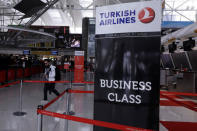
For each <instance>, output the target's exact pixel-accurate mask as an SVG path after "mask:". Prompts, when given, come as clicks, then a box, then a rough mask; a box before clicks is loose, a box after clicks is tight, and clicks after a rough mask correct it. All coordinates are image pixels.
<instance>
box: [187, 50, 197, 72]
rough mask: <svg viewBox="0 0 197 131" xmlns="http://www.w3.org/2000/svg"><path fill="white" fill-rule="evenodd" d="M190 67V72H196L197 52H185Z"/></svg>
mask: <svg viewBox="0 0 197 131" xmlns="http://www.w3.org/2000/svg"><path fill="white" fill-rule="evenodd" d="M187 54H188V57H189V60H190V63H191V66H192V70H193V71H197V61H196V58H197V51H188V52H187Z"/></svg>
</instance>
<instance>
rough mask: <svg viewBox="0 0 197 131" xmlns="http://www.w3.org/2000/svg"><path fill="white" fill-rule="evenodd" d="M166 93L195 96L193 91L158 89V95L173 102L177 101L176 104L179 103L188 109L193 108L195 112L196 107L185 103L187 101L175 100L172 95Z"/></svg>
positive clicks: (196, 110)
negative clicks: (182, 91)
mask: <svg viewBox="0 0 197 131" xmlns="http://www.w3.org/2000/svg"><path fill="white" fill-rule="evenodd" d="M167 94H170V95H172V94H173V95H184V96H197V94H194V93H181V92H165V91H160V95H161V96H162V97H165V98H167V99H168V100H170V101H173V102H175V103H177V104H179V105H181V106H183V107H186V108H188V109H190V110H193V111H195V112H197V108H195V107H193V106H191V105H190V104H187V103H184V102H181V101H177V100H175V98H174V97H172V96H170V95H167Z"/></svg>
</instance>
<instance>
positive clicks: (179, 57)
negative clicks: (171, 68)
mask: <svg viewBox="0 0 197 131" xmlns="http://www.w3.org/2000/svg"><path fill="white" fill-rule="evenodd" d="M172 58H173V61H174V65H175V68H176V69H183V68H188V69H190V67H189V62H188V59H187V57H186V54H185V52H182V53H172Z"/></svg>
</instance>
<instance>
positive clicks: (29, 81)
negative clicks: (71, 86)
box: [23, 80, 94, 84]
mask: <svg viewBox="0 0 197 131" xmlns="http://www.w3.org/2000/svg"><path fill="white" fill-rule="evenodd" d="M23 82H25V83H70V81H38V80H24V81H23ZM72 83H84V84H94V82H91V81H80V82H79V81H72Z"/></svg>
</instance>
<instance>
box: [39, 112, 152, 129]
mask: <svg viewBox="0 0 197 131" xmlns="http://www.w3.org/2000/svg"><path fill="white" fill-rule="evenodd" d="M37 113H38V114H42V115H47V116H52V117H57V118H62V119H67V120H72V121H76V122H81V123H86V124H92V125H95V126H102V127H106V128H112V129H117V130H122V131H152V130H148V129H142V128H136V127H131V126H126V125H120V124H115V123H110V122H104V121H98V120H92V119H87V118H82V117H76V116H70V115H64V114H60V113H55V112H50V111H46V110H41V109H38V110H37Z"/></svg>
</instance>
